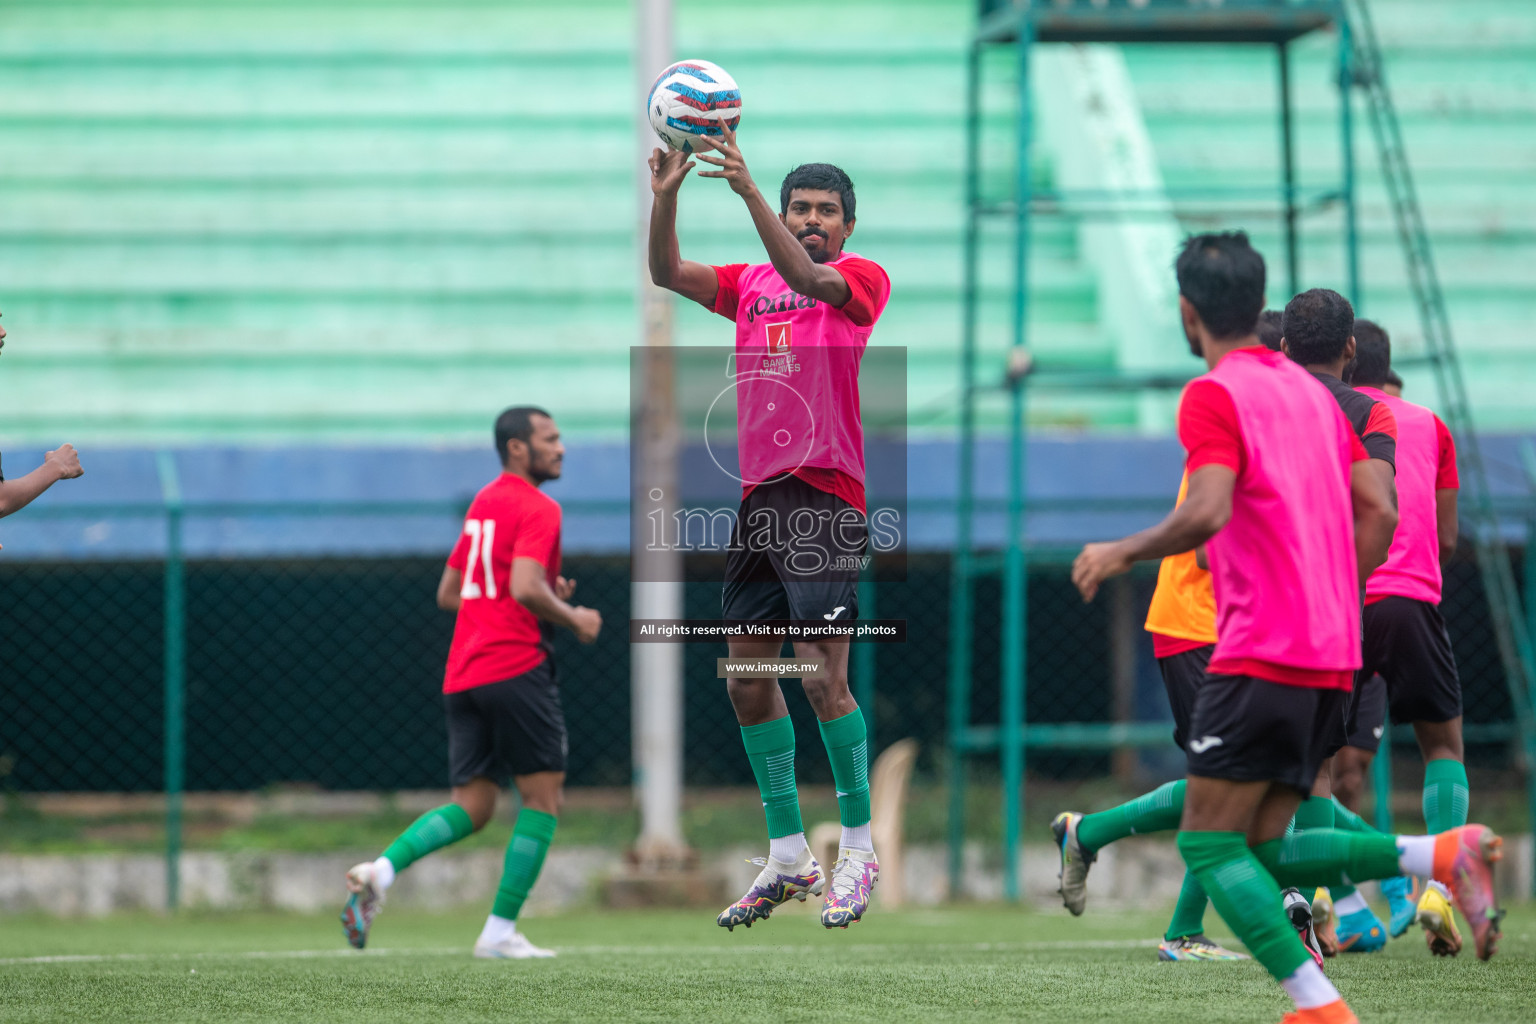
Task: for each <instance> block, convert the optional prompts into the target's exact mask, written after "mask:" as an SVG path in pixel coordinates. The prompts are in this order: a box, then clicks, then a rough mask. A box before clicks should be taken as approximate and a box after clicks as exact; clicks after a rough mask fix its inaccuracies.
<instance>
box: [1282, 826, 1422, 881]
mask: <svg viewBox="0 0 1536 1024" xmlns="http://www.w3.org/2000/svg"><path fill="white" fill-rule="evenodd" d="M1253 854H1254V856H1255V857H1257V858H1258V859H1259V863H1260V864H1263V865H1264V869H1265V870H1266V871H1268V872H1269V873H1270V875H1271V876H1273V877H1274V879H1275V881H1276V882H1279V883H1280V884H1281V885H1283V886H1295V887H1296V888H1298V889H1306V888H1311V887H1314V886H1319V885H1327V886H1341V887H1342V886H1345V885H1353V884H1355V883H1356V882H1367V881H1370V880H1372V879H1378V878H1393V877H1395V876H1397V875H1399V874H1401V873H1402V872H1401V869H1399V867H1398V849H1397V838H1396V837H1395V836H1388V835H1382V834H1381V833H1379V832H1376V833H1367V832H1341V831H1339V830H1338V829H1336V828H1314V829H1308V830H1307V831H1305V832H1298V833H1296V834H1295V835H1294V836H1288V837H1286V838H1284V839H1271V840H1269V842H1267V843H1260V844H1258V845H1257V846H1255V847H1254V848H1253Z"/></svg>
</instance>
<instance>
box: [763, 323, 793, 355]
mask: <svg viewBox="0 0 1536 1024" xmlns="http://www.w3.org/2000/svg"><path fill="white" fill-rule="evenodd" d="M763 326H764V328H766V329H767V331H768V354H769V355H771V356H781V355H783V354H784V353H786V352H788V351H789V323H788V322H785V323H782V324H764V325H763Z"/></svg>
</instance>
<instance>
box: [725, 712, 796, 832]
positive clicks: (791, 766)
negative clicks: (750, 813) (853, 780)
mask: <svg viewBox="0 0 1536 1024" xmlns="http://www.w3.org/2000/svg"><path fill="white" fill-rule="evenodd" d="M741 742H742V745H743V746H745V747H746V748H747V760H748V761H750V762H751V763H752V775H753V776H754V777H755V778H756V779H757V792H758V795H759V796H761V797H762V798H763V811H764V813H765V814H766V815H767V816H768V838H770V839H778V838H780V837H782V836H792V835H794V834H795V833H796V832H804V831H805V826H804V825H803V824H801V822H800V793H799V791H798V790H796V789H795V727H794V725H793V724H792V723H791V722H790V720H789V716H788V715H785V716H784V717H783V718H775V719H774V720H773V721H771V722H764V723H762V724H761V725H744V726H742V727H741Z"/></svg>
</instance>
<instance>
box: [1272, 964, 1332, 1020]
mask: <svg viewBox="0 0 1536 1024" xmlns="http://www.w3.org/2000/svg"><path fill="white" fill-rule="evenodd" d="M1280 987H1281V988H1283V989H1285V994H1286V995H1288V996H1290V997H1291V998H1292V999H1294V1000H1295V1001H1296V1009H1298V1010H1310V1009H1313V1008H1314V1007H1318V1006H1327V1005H1328V1004H1329V1003H1332V1002H1336V1001H1338V999H1339V998H1340V997H1339V990H1338V989H1336V988H1334V987H1333V982H1331V981H1329V980H1328V979H1327V977H1325V976H1324V974H1323V969H1322V968H1321V967H1319V966H1317V963H1316V961H1314V960H1312V958H1310V957H1308V958H1307V962H1306V963H1304V964H1302V965H1301V966H1300V967H1298V968H1296V973H1295V974H1293V975H1291V976H1290V977H1289V978H1281V979H1280Z"/></svg>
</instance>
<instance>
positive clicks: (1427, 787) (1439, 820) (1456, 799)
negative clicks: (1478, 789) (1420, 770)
mask: <svg viewBox="0 0 1536 1024" xmlns="http://www.w3.org/2000/svg"><path fill="white" fill-rule="evenodd" d="M1470 797H1471V789H1470V788H1469V787H1468V785H1467V766H1466V765H1464V764H1462V763H1461V762H1460V761H1455V760H1452V759H1451V758H1448V757H1442V758H1437V759H1435V760H1433V761H1431V762H1429V764H1427V765H1425V766H1424V827H1425V830H1426V831H1428V832H1429V834H1430V835H1435V834H1437V833H1440V832H1444V831H1446V830H1447V829H1453V828H1459V827H1460V826H1462V825H1465V824H1466V823H1467V803H1468V801H1469V799H1470Z"/></svg>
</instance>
